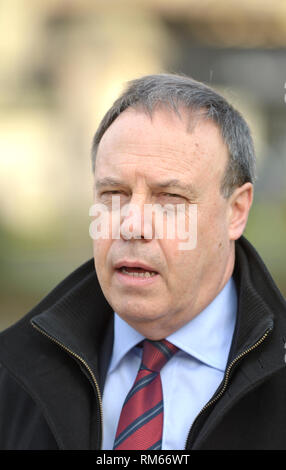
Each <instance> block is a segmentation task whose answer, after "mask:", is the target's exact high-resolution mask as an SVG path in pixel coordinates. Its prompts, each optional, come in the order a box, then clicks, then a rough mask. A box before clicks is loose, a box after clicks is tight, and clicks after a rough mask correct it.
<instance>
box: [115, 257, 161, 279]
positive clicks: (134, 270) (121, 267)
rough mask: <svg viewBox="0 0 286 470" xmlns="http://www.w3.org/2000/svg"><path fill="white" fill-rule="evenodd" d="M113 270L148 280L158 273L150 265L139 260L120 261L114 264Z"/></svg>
mask: <svg viewBox="0 0 286 470" xmlns="http://www.w3.org/2000/svg"><path fill="white" fill-rule="evenodd" d="M115 270H116V271H117V272H118V273H120V274H121V275H123V276H126V277H129V278H130V279H138V280H141V279H142V280H144V279H148V280H149V279H151V278H154V277H156V276H158V274H159V273H158V271H156V270H155V269H154V268H153V267H152V266H148V265H146V264H144V263H141V262H129V261H122V262H119V263H117V264H116V265H115Z"/></svg>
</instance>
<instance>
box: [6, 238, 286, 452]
mask: <svg viewBox="0 0 286 470" xmlns="http://www.w3.org/2000/svg"><path fill="white" fill-rule="evenodd" d="M234 280H235V282H236V286H237V291H238V315H237V323H236V327H235V332H234V337H233V341H232V346H231V351H230V354H229V359H228V364H227V368H226V372H225V376H224V380H223V382H222V383H221V385H220V386H219V388H218V390H217V391H216V393H215V395H214V396H213V398H212V399H211V400H210V401H209V402H208V404H207V405H206V406H205V407H204V408H203V410H202V411H201V412H200V414H199V415H198V416H197V418H196V419H195V421H194V423H193V424H192V423H190V428H191V429H190V432H189V436H186V448H187V449H203V450H204V449H224V450H226V449H286V432H285V428H286V380H285V379H286V369H285V365H286V364H285V353H286V349H285V340H286V303H285V300H284V299H283V297H282V296H281V294H280V292H279V290H278V289H277V287H276V285H275V283H274V282H273V280H272V278H271V276H270V274H269V272H268V271H267V269H266V267H265V265H264V264H263V262H262V260H261V258H260V257H259V255H258V254H257V252H256V251H255V249H254V248H253V247H252V246H251V245H250V243H249V242H248V241H247V240H246V239H245V238H244V237H241V238H240V240H239V241H238V242H236V262H235V270H234ZM112 344H113V311H112V309H111V307H110V306H109V304H108V303H107V301H106V299H105V297H104V296H103V294H102V291H101V289H100V286H99V284H98V281H97V277H96V273H95V270H94V263H93V260H92V259H91V260H89V261H88V262H86V263H85V264H83V265H82V266H81V267H79V268H78V269H77V270H76V271H75V272H73V273H72V274H71V275H70V276H68V277H67V278H66V279H65V280H64V281H63V282H61V283H60V284H59V285H58V286H57V287H56V288H55V289H54V290H53V291H52V292H51V293H50V294H49V295H48V296H47V297H45V298H44V299H43V300H42V301H41V302H40V303H39V304H38V305H37V306H36V307H35V308H34V309H33V310H32V311H31V312H29V313H28V314H27V315H26V316H25V317H24V318H22V319H21V320H20V321H19V322H17V323H16V324H15V325H13V326H12V327H10V328H8V329H7V330H5V331H4V332H2V333H1V335H0V363H1V365H2V366H1V367H0V449H100V446H101V421H102V412H101V407H102V406H101V393H102V390H103V385H104V381H105V376H106V371H107V368H108V364H109V360H110V356H111V352H112ZM114 393H116V390H115V391H114ZM189 399H190V400H192V396H191V395H190V398H189ZM186 406H188V403H186Z"/></svg>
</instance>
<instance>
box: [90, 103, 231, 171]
mask: <svg viewBox="0 0 286 470" xmlns="http://www.w3.org/2000/svg"><path fill="white" fill-rule="evenodd" d="M227 159H228V152H227V148H226V145H225V143H224V141H223V139H222V137H221V133H220V130H219V128H218V126H217V125H216V124H215V123H214V122H212V121H211V120H209V119H204V118H201V117H200V116H199V115H198V114H196V113H191V114H189V115H188V114H187V113H186V111H185V110H181V111H180V115H178V114H176V113H175V112H173V111H170V110H166V109H158V110H156V111H155V112H154V113H153V114H152V116H150V115H148V114H147V113H145V112H144V111H142V110H135V109H132V108H129V109H127V110H126V111H124V112H123V113H122V114H121V115H119V117H118V118H117V119H116V120H115V121H114V122H113V123H112V124H111V126H110V127H109V128H108V129H107V131H106V132H105V134H104V135H103V137H102V139H101V141H100V144H99V147H98V151H97V157H96V162H95V176H96V177H97V176H99V175H101V176H103V174H104V176H105V174H106V172H113V171H114V172H123V171H124V170H125V169H126V170H127V171H129V172H130V171H132V169H133V170H134V171H135V170H136V171H137V172H139V173H140V172H142V173H143V174H144V173H146V172H149V173H150V171H151V172H153V174H154V173H158V174H160V173H162V174H164V176H168V175H169V176H170V175H172V176H173V177H176V176H181V177H183V176H184V175H185V176H190V175H198V174H200V173H201V174H204V177H205V178H207V175H209V176H210V175H211V176H212V177H216V176H217V177H220V176H221V175H222V174H223V172H224V169H225V166H226V163H227Z"/></svg>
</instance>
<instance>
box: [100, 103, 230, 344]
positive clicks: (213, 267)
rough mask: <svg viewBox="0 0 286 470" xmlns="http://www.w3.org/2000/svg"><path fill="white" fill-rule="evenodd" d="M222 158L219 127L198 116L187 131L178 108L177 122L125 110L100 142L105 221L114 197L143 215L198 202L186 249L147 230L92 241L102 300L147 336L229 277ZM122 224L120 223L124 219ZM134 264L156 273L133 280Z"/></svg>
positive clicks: (167, 329) (181, 316) (197, 307)
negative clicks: (193, 241) (151, 208)
mask: <svg viewBox="0 0 286 470" xmlns="http://www.w3.org/2000/svg"><path fill="white" fill-rule="evenodd" d="M195 119H196V118H195ZM190 124H192V118H191V117H190ZM227 161H228V153H227V148H226V146H225V144H224V142H223V140H222V137H221V135H220V131H219V129H218V127H217V126H216V125H215V124H214V123H213V122H212V121H210V120H203V119H197V120H196V124H195V125H194V126H193V127H192V128H191V130H190V129H188V120H187V117H186V114H185V112H184V111H182V117H181V118H180V117H179V116H178V115H176V114H175V113H173V112H170V111H167V110H164V109H158V110H156V111H155V112H154V115H153V116H152V118H150V116H148V115H147V114H145V113H144V112H143V111H139V110H134V109H127V110H126V111H124V112H123V113H122V114H121V115H120V116H119V117H118V118H117V119H116V120H115V121H114V122H113V124H112V125H111V126H110V127H109V128H108V130H107V131H106V132H105V134H104V135H103V137H102V140H101V142H100V145H99V148H98V153H97V157H96V167H95V186H96V187H97V189H95V200H94V202H95V203H103V204H105V205H106V206H107V207H108V208H109V209H108V211H109V217H110V220H111V218H112V211H111V200H112V196H114V195H117V196H120V199H121V204H122V205H124V204H127V203H133V204H136V206H137V207H140V209H141V210H142V214H143V210H144V209H143V208H144V204H160V205H165V204H173V205H175V206H176V205H178V204H185V207H186V213H187V212H188V207H189V206H190V205H191V204H196V205H197V214H198V218H197V246H196V248H195V249H193V250H181V249H180V248H179V244H180V243H181V242H182V240H179V239H178V237H175V238H174V237H173V238H170V237H169V238H168V237H167V236H164V238H163V239H158V238H155V237H154V231H153V236H152V237H151V238H148V239H147V238H145V239H144V238H143V234H142V238H141V239H140V238H131V239H127V238H126V237H124V236H122V237H121V238H120V239H112V237H111V234H110V237H109V238H108V239H98V240H94V241H93V247H94V260H95V268H96V272H97V275H98V279H99V282H100V285H101V288H102V290H103V293H104V295H105V297H106V299H107V300H108V302H109V303H110V305H111V306H112V308H113V309H114V310H115V311H116V312H117V313H118V315H120V316H121V317H122V318H123V319H124V320H125V321H126V322H128V323H129V324H130V325H131V326H133V327H134V328H135V329H137V330H138V331H140V332H141V333H142V334H143V335H144V336H146V337H149V338H150V339H154V340H155V339H157V340H158V339H162V338H163V337H166V336H168V335H169V334H171V333H172V332H174V331H176V330H177V329H178V328H180V327H181V326H183V325H184V324H185V323H187V322H188V321H190V320H191V319H192V318H193V317H194V316H195V315H197V314H198V313H199V312H201V311H202V310H203V308H205V307H206V306H207V305H208V304H209V303H210V302H211V301H212V300H213V298H214V297H215V296H216V295H217V294H218V292H219V291H220V290H221V289H222V287H223V286H224V285H225V283H226V281H227V280H228V279H229V277H230V275H231V272H232V269H233V245H231V242H230V240H229V235H228V225H229V203H228V200H226V199H225V198H223V196H222V195H221V192H220V185H221V181H222V177H223V174H224V171H225V168H226V164H227ZM107 178H109V180H107ZM111 180H112V181H113V183H111ZM170 180H176V184H175V185H174V184H173V183H172V182H171V183H170V184H169V183H168V181H169V182H170ZM166 183H168V184H167V185H166ZM121 222H122V226H123V225H124V224H127V222H128V217H127V216H126V217H123V218H122V219H121ZM135 225H136V222H135ZM141 225H142V227H143V223H142V224H141ZM133 228H134V227H133ZM153 228H154V227H153ZM139 230H140V229H139ZM118 264H119V265H120V267H118ZM140 265H141V267H142V266H143V267H144V266H145V267H149V269H152V271H154V272H156V274H155V275H152V276H150V277H147V278H146V277H141V276H139V277H137V276H134V275H133V274H132V271H139V269H138V267H139V266H140ZM124 266H126V268H124ZM136 268H137V269H136Z"/></svg>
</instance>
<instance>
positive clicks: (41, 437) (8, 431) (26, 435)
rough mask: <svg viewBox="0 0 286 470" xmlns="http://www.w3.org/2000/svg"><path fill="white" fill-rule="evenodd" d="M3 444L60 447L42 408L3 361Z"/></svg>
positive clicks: (0, 393) (0, 435) (0, 400)
mask: <svg viewBox="0 0 286 470" xmlns="http://www.w3.org/2000/svg"><path fill="white" fill-rule="evenodd" d="M0 417H1V419H0V448H1V449H3V450H28V449H30V450H40V449H57V444H56V442H55V439H54V438H53V436H52V433H51V431H50V429H49V427H48V425H47V423H46V420H45V419H44V417H43V415H42V413H41V411H40V410H39V408H38V407H37V405H36V404H35V402H34V401H33V399H32V398H31V397H30V395H29V394H28V393H27V392H26V391H25V390H24V388H23V387H22V386H21V385H19V384H18V383H17V381H16V380H15V379H14V378H13V377H12V376H11V375H10V373H9V372H8V371H7V370H6V369H5V368H4V367H3V366H1V365H0Z"/></svg>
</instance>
